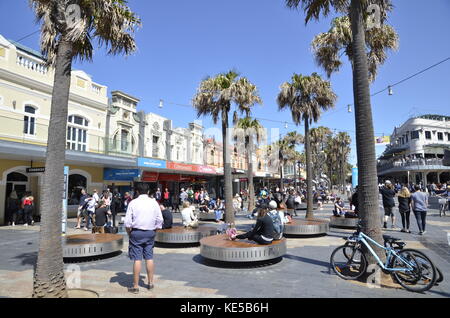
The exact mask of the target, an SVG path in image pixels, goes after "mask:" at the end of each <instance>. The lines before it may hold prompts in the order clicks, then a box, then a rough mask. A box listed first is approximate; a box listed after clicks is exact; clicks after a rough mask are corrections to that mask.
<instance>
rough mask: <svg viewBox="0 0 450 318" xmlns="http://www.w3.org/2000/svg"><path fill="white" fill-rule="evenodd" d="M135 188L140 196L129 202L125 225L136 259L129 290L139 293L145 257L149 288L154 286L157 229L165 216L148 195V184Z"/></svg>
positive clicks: (131, 258) (130, 251)
mask: <svg viewBox="0 0 450 318" xmlns="http://www.w3.org/2000/svg"><path fill="white" fill-rule="evenodd" d="M135 190H136V192H137V194H139V196H138V198H137V199H135V200H133V201H131V202H130V203H129V205H128V209H127V213H126V215H125V220H124V225H125V227H126V230H127V233H128V235H129V238H130V241H129V242H130V244H129V249H128V255H129V257H130V260H132V261H134V265H133V288H130V289H129V291H130V292H132V293H134V294H137V293H139V277H140V273H141V266H142V259H143V258H144V259H145V263H146V268H147V276H148V289H152V288H153V273H154V263H153V247H154V244H155V235H156V232H155V230H157V229H161V228H162V224H163V217H162V213H161V209H160V208H159V205H158V202H156V200H155V199H154V198H150V197H149V196H148V185H147V184H145V183H141V184H138V185H137V186H136V189H135Z"/></svg>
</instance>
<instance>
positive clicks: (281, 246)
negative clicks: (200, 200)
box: [200, 234, 286, 263]
mask: <svg viewBox="0 0 450 318" xmlns="http://www.w3.org/2000/svg"><path fill="white" fill-rule="evenodd" d="M284 254H286V239H282V240H279V241H273V242H272V243H271V244H269V245H260V244H256V243H255V242H252V241H249V240H234V241H231V240H229V239H228V236H227V235H226V234H221V235H214V236H210V237H206V238H203V239H201V241H200V255H201V256H203V257H204V258H206V259H209V260H214V261H220V262H241V263H242V262H245V263H253V262H261V261H268V260H273V259H276V258H280V257H282V256H283V255H284Z"/></svg>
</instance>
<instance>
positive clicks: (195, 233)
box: [155, 226, 217, 244]
mask: <svg viewBox="0 0 450 318" xmlns="http://www.w3.org/2000/svg"><path fill="white" fill-rule="evenodd" d="M216 233H217V229H216V228H215V227H206V226H204V227H199V228H196V229H192V228H185V227H184V226H175V227H173V228H171V229H165V230H158V231H157V232H156V237H155V242H157V243H168V244H191V243H199V242H200V240H201V239H202V238H204V237H207V236H211V235H215V234H216Z"/></svg>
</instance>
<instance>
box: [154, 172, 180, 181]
mask: <svg viewBox="0 0 450 318" xmlns="http://www.w3.org/2000/svg"><path fill="white" fill-rule="evenodd" d="M158 180H159V181H180V175H179V174H166V173H160V174H159V178H158Z"/></svg>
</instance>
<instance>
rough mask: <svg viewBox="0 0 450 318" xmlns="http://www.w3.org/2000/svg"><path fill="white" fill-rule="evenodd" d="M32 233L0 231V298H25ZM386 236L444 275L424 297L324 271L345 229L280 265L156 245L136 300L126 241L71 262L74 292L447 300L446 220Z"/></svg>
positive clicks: (433, 219)
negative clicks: (76, 275) (216, 258)
mask: <svg viewBox="0 0 450 318" xmlns="http://www.w3.org/2000/svg"><path fill="white" fill-rule="evenodd" d="M330 208H331V206H330V205H326V206H325V209H324V210H322V211H316V216H317V217H323V218H327V217H329V216H330V215H331V210H330ZM397 213H398V212H397ZM179 216H180V215H179V213H178V214H175V220H176V221H179ZM398 219H399V218H398ZM398 222H400V220H398ZM203 223H205V224H208V225H211V224H213V225H215V224H214V223H208V222H203ZM253 223H254V221H252V220H249V219H247V218H245V217H244V216H243V215H239V216H238V217H237V224H238V228H240V229H242V230H245V229H248V228H249V227H250V226H251V224H253ZM411 224H412V230H413V231H416V232H415V233H417V225H416V224H415V219H414V218H411ZM74 225H75V223H74V220H69V227H68V234H74V233H84V231H82V230H75V229H73V226H74ZM397 225H399V224H397ZM38 230H39V226H34V227H28V228H25V227H21V226H18V227H15V228H12V227H2V228H0V253H1V255H2V257H1V258H0V297H14V298H15V297H30V296H31V291H32V277H33V267H34V264H35V261H36V257H37V248H38V237H39V232H38ZM387 232H388V233H389V234H390V235H393V236H396V237H399V238H401V239H403V240H405V242H407V246H408V247H411V248H417V249H420V250H422V251H424V252H425V253H426V254H427V255H429V256H430V257H431V259H432V260H433V261H434V262H435V263H436V264H437V265H438V266H439V267H440V269H441V270H442V272H443V274H444V276H445V277H446V279H445V280H444V282H443V283H441V284H440V285H439V286H436V287H434V288H433V289H432V290H430V291H428V292H426V293H424V294H418V293H411V292H408V291H406V290H404V289H402V288H401V287H400V286H396V288H368V287H367V285H366V284H362V283H359V282H353V281H345V280H342V279H340V278H339V277H337V276H336V275H334V274H333V273H332V272H330V268H329V258H330V255H331V253H332V251H333V249H334V248H336V247H337V246H339V245H342V244H343V242H344V241H343V240H342V237H345V236H348V235H349V233H352V231H351V230H342V229H333V228H330V232H329V233H328V235H327V236H322V237H315V238H288V241H287V253H286V255H285V256H284V257H283V259H282V260H281V261H280V262H278V263H276V264H272V265H268V266H264V267H261V266H258V267H253V268H236V267H225V268H224V267H218V266H211V264H209V263H205V262H204V260H203V259H202V257H201V256H200V255H199V254H200V248H199V247H198V246H194V247H186V248H167V247H155V265H156V272H155V288H154V289H153V290H152V291H147V290H146V289H145V288H144V287H145V283H144V282H145V280H146V277H145V272H144V270H143V272H142V287H141V292H140V293H139V294H138V295H134V294H130V293H128V292H127V288H128V287H129V286H130V284H131V281H132V263H131V261H129V260H128V258H127V248H128V242H127V239H125V242H124V247H123V251H122V254H120V255H118V256H115V257H113V258H109V259H105V260H98V261H95V262H89V263H79V264H76V266H79V268H80V269H81V277H80V280H79V281H80V284H81V286H79V287H81V288H85V289H90V290H93V291H96V292H97V293H98V294H99V295H100V297H102V298H130V297H133V298H136V297H139V298H255V297H258V298H303V297H314V298H317V297H323V298H349V297H359V298H360V297H364V298H366V297H368V298H371V297H380V298H391V297H400V298H412V297H418V298H434V297H445V298H448V297H450V281H449V279H448V277H450V246H449V242H448V239H447V233H449V232H450V217H442V218H440V217H439V216H438V214H437V211H431V212H430V213H429V215H428V228H427V234H426V235H425V236H419V235H417V234H414V233H412V234H407V233H401V232H399V231H392V230H389V231H387ZM125 238H126V237H125ZM72 268H73V264H67V265H66V270H67V271H68V272H67V274H66V277H67V278H68V282H69V283H72V282H74V281H75V282H76V280H74V279H73V276H70V275H69V271H70V270H72Z"/></svg>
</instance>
